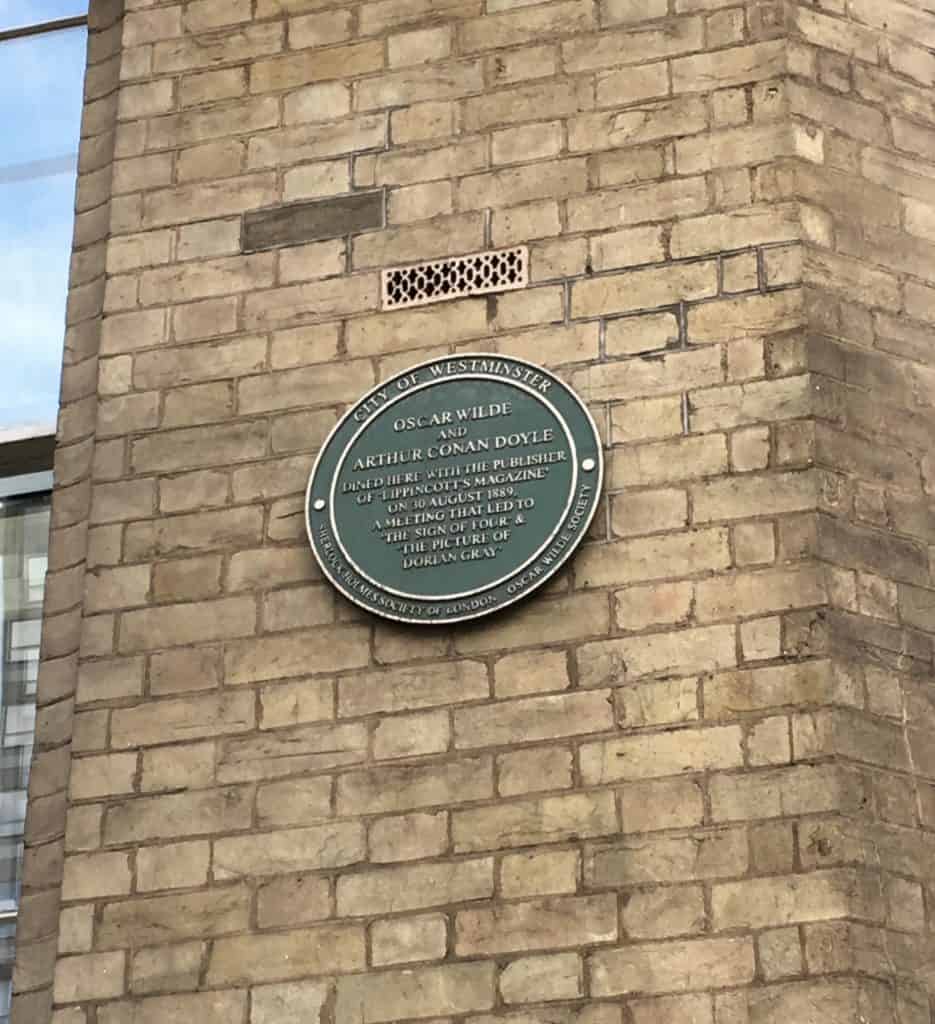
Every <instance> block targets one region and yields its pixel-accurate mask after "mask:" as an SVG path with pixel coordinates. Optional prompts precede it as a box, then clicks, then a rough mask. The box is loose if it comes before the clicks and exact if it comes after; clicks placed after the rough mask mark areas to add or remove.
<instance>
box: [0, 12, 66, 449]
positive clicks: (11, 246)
mask: <svg viewBox="0 0 935 1024" xmlns="http://www.w3.org/2000/svg"><path fill="white" fill-rule="evenodd" d="M0 4H2V0H0ZM16 6H17V5H16V4H12V5H10V4H8V5H6V6H0V12H2V13H3V15H4V16H6V14H7V12H8V9H9V8H11V7H12V8H15V7H16ZM28 6H29V7H30V9H31V11H32V13H33V14H35V13H36V11H37V9H49V10H52V9H55V8H57V7H63V6H64V4H63V3H55V2H53V0H48V2H47V3H45V2H44V3H38V4H36V3H33V0H30V2H29V4H28ZM72 6H74V5H72ZM85 44H86V30H85V29H84V28H73V29H65V30H61V31H56V32H48V33H43V34H42V35H35V36H26V37H24V38H21V39H8V40H4V41H2V42H0V124H2V126H3V142H2V144H0V365H2V366H3V374H2V376H0V430H5V429H13V428H16V429H20V428H22V429H25V428H34V429H36V428H42V429H45V431H46V432H48V433H51V432H53V431H54V426H55V418H56V413H57V409H58V388H59V375H60V370H61V360H62V341H63V338H64V324H65V302H66V296H67V289H68V265H69V258H70V249H71V238H72V231H73V225H74V196H75V175H76V169H77V151H78V137H79V133H80V121H81V98H82V89H81V83H82V81H83V77H84V61H85Z"/></svg>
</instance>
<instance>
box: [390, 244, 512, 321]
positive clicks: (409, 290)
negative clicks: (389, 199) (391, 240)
mask: <svg viewBox="0 0 935 1024" xmlns="http://www.w3.org/2000/svg"><path fill="white" fill-rule="evenodd" d="M528 275H529V251H528V250H527V249H526V247H525V246H517V247H515V248H513V249H498V250H489V251H487V252H475V253H471V254H470V255H468V256H452V257H451V258H450V259H446V260H431V261H429V262H428V263H415V264H413V265H412V266H409V267H390V269H389V270H384V271H383V308H384V309H399V308H400V307H401V306H425V305H427V304H428V303H430V302H443V301H444V300H445V299H458V298H461V297H463V296H465V295H484V294H486V293H488V292H505V291H513V290H514V289H516V288H525V287H526V283H527V281H528Z"/></svg>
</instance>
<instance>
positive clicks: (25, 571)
mask: <svg viewBox="0 0 935 1024" xmlns="http://www.w3.org/2000/svg"><path fill="white" fill-rule="evenodd" d="M2 482H3V481H0V483H2ZM49 515H50V506H49V495H48V494H39V495H32V496H26V497H6V498H0V1022H6V1020H7V1017H6V1014H7V1012H8V1007H9V1001H10V981H11V977H12V974H13V957H14V945H15V944H14V932H15V918H16V906H17V903H18V902H19V886H20V869H21V865H22V860H23V828H24V824H25V820H26V788H27V785H28V782H29V761H30V758H31V757H32V742H33V730H34V727H35V723H36V679H37V677H38V674H39V636H40V631H41V626H42V597H43V594H44V591H45V573H46V568H47V565H48V543H49Z"/></svg>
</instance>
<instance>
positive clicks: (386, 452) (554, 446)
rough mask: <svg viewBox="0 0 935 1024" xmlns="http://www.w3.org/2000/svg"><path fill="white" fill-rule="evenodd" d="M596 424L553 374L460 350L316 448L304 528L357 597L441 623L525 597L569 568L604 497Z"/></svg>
mask: <svg viewBox="0 0 935 1024" xmlns="http://www.w3.org/2000/svg"><path fill="white" fill-rule="evenodd" d="M602 475H603V460H602V456H601V445H600V439H599V437H598V434H597V429H596V428H595V426H594V421H593V420H592V419H591V416H590V414H589V413H588V411H587V409H586V408H585V407H584V405H583V404H582V403H581V401H580V399H579V398H578V397H577V396H576V395H575V394H574V392H573V391H571V390H570V389H569V388H568V386H567V385H566V384H564V383H563V382H562V381H561V380H559V379H558V378H557V377H555V376H554V375H553V374H551V373H549V372H548V371H547V370H544V369H542V368H541V367H539V366H534V365H533V364H531V363H527V362H524V361H522V360H519V359H512V358H510V357H508V356H494V355H484V354H479V353H478V354H474V353H471V354H466V355H461V356H456V357H451V358H448V357H446V358H444V359H435V360H432V361H431V362H428V363H423V364H421V365H420V366H415V367H412V368H411V369H409V370H406V371H405V372H404V373H400V374H398V375H397V376H395V377H392V378H391V379H390V380H388V381H386V382H385V383H383V384H380V385H379V386H378V387H376V388H374V389H373V390H372V391H370V392H369V393H368V394H366V395H364V397H363V398H361V399H360V400H359V401H358V402H357V403H356V404H355V405H354V406H353V407H352V408H351V409H350V410H349V411H348V412H347V413H346V414H345V416H344V417H343V418H342V419H341V421H340V422H339V423H338V425H337V426H336V427H335V428H334V430H333V431H332V432H331V435H330V436H329V438H328V440H327V441H326V442H325V444H324V447H323V448H322V450H321V453H320V455H319V456H318V460H317V461H316V463H315V468H314V469H313V470H312V475H311V478H310V480H309V484H308V492H307V495H306V519H307V524H308V534H309V539H310V540H311V543H312V549H313V550H314V552H315V555H316V557H317V559H318V561H319V563H320V564H321V567H322V570H323V571H324V573H325V575H326V576H327V577H328V578H329V579H330V580H331V581H332V583H334V585H335V586H336V587H337V588H338V589H339V590H340V591H341V592H342V593H343V594H344V595H345V596H346V597H347V598H349V599H350V600H351V601H353V602H354V603H355V604H358V605H360V606H361V607H363V608H366V609H368V610H369V611H372V612H375V613H376V614H378V615H382V616H384V617H386V618H389V619H395V620H397V621H400V622H413V623H425V624H428V625H440V624H444V623H449V622H459V621H462V620H464V619H473V618H478V617H479V616H481V615H488V614H490V613H491V612H494V611H497V610H498V609H499V608H503V607H505V606H506V605H509V604H512V603H513V602H514V601H518V600H519V599H520V598H523V597H526V596H527V595H528V594H530V593H531V592H532V591H533V590H535V589H536V588H537V587H539V586H541V585H542V584H543V583H545V581H546V580H548V579H549V578H550V577H551V576H552V575H554V573H555V572H556V571H557V570H558V569H560V568H561V567H562V565H564V564H565V562H566V561H567V560H568V558H569V556H570V555H571V553H572V552H573V551H574V549H575V548H576V547H577V545H578V543H579V542H580V541H581V539H582V538H583V537H584V534H585V532H586V531H587V528H588V525H589V524H590V522H591V519H592V517H593V515H594V510H595V508H596V507H597V501H598V497H599V496H600V491H601V480H602Z"/></svg>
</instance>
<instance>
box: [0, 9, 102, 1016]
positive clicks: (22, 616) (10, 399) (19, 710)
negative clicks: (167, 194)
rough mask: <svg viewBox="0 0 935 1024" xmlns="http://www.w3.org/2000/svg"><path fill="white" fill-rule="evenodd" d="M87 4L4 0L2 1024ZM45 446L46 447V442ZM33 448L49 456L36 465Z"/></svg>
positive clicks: (29, 742) (0, 216) (0, 15)
mask: <svg viewBox="0 0 935 1024" xmlns="http://www.w3.org/2000/svg"><path fill="white" fill-rule="evenodd" d="M86 11H87V0H6V2H5V3H0V124H2V127H3V135H2V138H3V141H2V143H0V263H2V266H0V366H2V373H0V645H2V647H0V1024H6V1021H7V1019H8V1018H7V1014H8V1008H9V1004H10V994H11V987H12V971H13V960H14V949H15V938H16V916H17V906H18V902H19V890H20V881H21V865H22V859H23V833H24V824H25V816H26V796H27V787H28V782H29V764H30V759H31V757H32V748H33V733H34V728H35V719H36V683H37V679H38V668H39V646H40V630H41V623H42V601H43V595H44V590H45V575H46V568H47V564H48V543H49V520H50V493H49V492H50V489H51V485H52V474H51V463H50V461H49V458H50V455H49V454H48V453H51V444H49V443H47V444H45V445H43V444H42V443H41V439H43V438H45V439H48V438H49V437H50V436H51V435H52V434H54V432H55V422H56V417H57V412H58V393H59V378H60V372H61V362H62V343H63V338H64V329H65V306H66V297H67V290H68V270H69V258H70V253H71V238H72V232H73V227H74V209H75V177H76V174H77V166H78V139H79V135H80V122H81V106H82V91H83V89H82V83H83V77H84V62H85V49H86V41H87V40H86V36H87V33H86V27H85V26H84V25H83V24H80V23H79V24H75V19H78V18H82V17H83V16H84V14H86ZM37 441H39V442H40V443H39V444H38V445H37V444H36V442H37ZM37 451H38V452H40V453H41V452H45V453H47V454H46V455H45V456H42V455H41V454H40V456H39V462H38V463H37V454H36V453H37Z"/></svg>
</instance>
